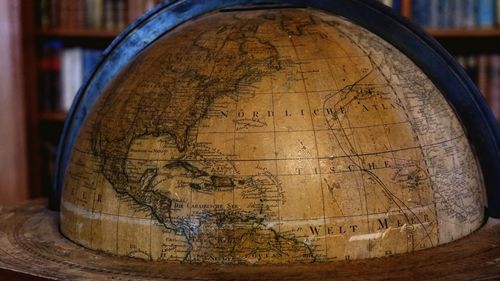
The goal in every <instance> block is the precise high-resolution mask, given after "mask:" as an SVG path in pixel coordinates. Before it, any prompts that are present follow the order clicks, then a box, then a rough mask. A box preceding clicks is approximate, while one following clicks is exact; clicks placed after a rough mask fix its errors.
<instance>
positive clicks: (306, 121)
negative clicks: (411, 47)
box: [61, 9, 485, 264]
mask: <svg viewBox="0 0 500 281" xmlns="http://www.w3.org/2000/svg"><path fill="white" fill-rule="evenodd" d="M484 193H485V192H484V187H483V181H482V175H481V171H480V169H479V166H478V164H477V160H476V158H475V156H474V154H473V150H472V148H471V146H470V144H469V143H468V140H467V138H466V135H465V132H464V129H463V127H462V126H461V124H460V121H459V119H458V118H457V116H456V115H455V113H454V111H453V109H452V108H451V107H450V105H449V104H448V103H447V101H446V100H445V99H444V97H443V96H442V94H441V93H440V91H439V90H438V89H437V88H436V87H435V86H434V84H433V83H432V81H430V80H429V79H428V78H427V77H426V75H425V74H424V73H423V72H422V71H421V70H419V68H418V67H417V66H416V65H415V64H414V63H413V62H412V61H411V60H410V59H409V58H408V57H406V56H405V55H403V54H402V53H401V52H400V51H398V50H397V49H396V48H394V47H393V46H391V45H390V44H388V43H387V42H385V41H384V40H383V39H381V38H380V37H378V36H376V35H374V34H372V33H371V32H369V31H368V30H366V29H364V28H362V27H360V26H357V25H355V24H353V23H350V22H348V21H346V20H344V19H342V18H339V17H337V16H334V15H330V14H326V13H323V12H320V11H316V10H312V9H270V10H255V11H228V12H222V13H214V14H209V15H205V16H202V17H200V18H197V19H195V20H192V21H189V22H187V23H185V24H182V25H181V26H179V27H177V28H176V29H175V30H173V31H172V32H170V33H168V34H166V35H164V36H163V37H161V38H160V39H159V40H157V41H156V42H155V43H154V44H152V45H151V46H149V47H148V48H147V49H145V50H144V51H143V52H142V53H141V54H140V55H138V56H137V57H136V58H135V59H134V60H133V61H132V62H130V64H129V65H128V66H127V68H126V69H124V70H123V71H122V72H121V74H119V75H118V76H117V77H116V78H115V79H114V80H113V81H112V82H111V83H110V85H109V86H108V87H107V88H106V90H105V91H104V92H103V93H102V95H101V97H100V98H99V100H98V102H97V105H96V106H94V107H93V110H92V112H90V113H89V117H88V118H87V119H86V120H85V123H84V125H83V127H82V129H81V131H80V133H79V137H78V140H77V143H76V145H75V147H74V148H73V151H72V155H71V160H70V163H69V166H68V168H67V171H66V176H65V182H64V190H63V197H62V205H61V231H62V233H63V234H64V235H65V236H67V237H68V238H69V239H71V240H73V241H74V242H76V243H78V244H80V245H83V246H84V247H87V248H90V249H94V250H98V251H104V252H107V253H111V254H115V255H120V256H131V257H137V258H143V259H148V260H154V261H171V262H191V263H228V264H275V263H296V262H313V261H316V262H324V261H335V260H345V259H362V258H371V257H380V256H384V255H390V254H398V253H407V252H412V251H416V250H420V249H425V248H430V247H434V246H437V245H440V244H443V243H447V242H450V241H453V240H456V239H458V238H460V237H463V236H465V235H467V234H469V233H471V232H472V231H474V230H476V229H477V228H479V227H480V225H481V224H482V222H483V217H484V214H483V208H484V205H485V203H484Z"/></svg>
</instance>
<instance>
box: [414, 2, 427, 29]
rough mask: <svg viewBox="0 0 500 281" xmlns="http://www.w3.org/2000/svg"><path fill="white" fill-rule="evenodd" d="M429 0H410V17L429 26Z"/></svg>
mask: <svg viewBox="0 0 500 281" xmlns="http://www.w3.org/2000/svg"><path fill="white" fill-rule="evenodd" d="M429 4H430V1H429V0H421V1H412V2H411V5H412V7H411V10H412V18H413V19H414V20H415V21H416V22H417V23H418V24H420V25H422V26H424V27H428V26H430V13H431V10H430V5H429Z"/></svg>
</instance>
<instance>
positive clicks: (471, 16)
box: [461, 0, 476, 28]
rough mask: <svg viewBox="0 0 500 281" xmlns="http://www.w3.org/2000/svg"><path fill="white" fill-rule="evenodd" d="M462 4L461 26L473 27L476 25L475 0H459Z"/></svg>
mask: <svg viewBox="0 0 500 281" xmlns="http://www.w3.org/2000/svg"><path fill="white" fill-rule="evenodd" d="M461 1H463V4H462V12H461V14H462V26H463V27H466V28H473V27H475V26H476V5H475V4H476V3H475V2H476V1H475V0H461Z"/></svg>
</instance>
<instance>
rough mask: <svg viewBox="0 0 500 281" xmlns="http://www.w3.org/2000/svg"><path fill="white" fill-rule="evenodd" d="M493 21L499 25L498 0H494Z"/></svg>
mask: <svg viewBox="0 0 500 281" xmlns="http://www.w3.org/2000/svg"><path fill="white" fill-rule="evenodd" d="M495 23H496V25H497V26H500V0H496V1H495Z"/></svg>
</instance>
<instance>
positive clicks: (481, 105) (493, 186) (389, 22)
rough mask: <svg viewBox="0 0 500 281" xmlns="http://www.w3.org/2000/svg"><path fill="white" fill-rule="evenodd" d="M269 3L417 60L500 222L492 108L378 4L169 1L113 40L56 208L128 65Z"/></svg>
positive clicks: (86, 92) (73, 127) (80, 101)
mask: <svg viewBox="0 0 500 281" xmlns="http://www.w3.org/2000/svg"><path fill="white" fill-rule="evenodd" d="M269 5H283V6H286V7H290V6H293V7H310V8H315V9H320V10H324V11H327V12H330V13H333V14H336V15H339V16H343V17H345V18H347V19H349V20H350V21H352V22H354V23H356V24H358V25H360V26H362V27H364V28H366V29H368V30H370V31H371V32H373V33H375V34H377V35H379V36H380V37H382V38H383V39H385V40H386V41H388V42H389V43H391V44H393V45H394V46H395V47H396V48H398V49H399V50H400V51H402V52H403V53H404V54H405V55H407V56H408V57H409V58H410V59H412V60H413V61H414V62H415V64H416V65H417V66H418V67H419V68H420V69H421V70H422V71H423V72H424V73H425V74H426V75H427V76H428V77H429V78H430V79H431V80H432V81H433V82H434V84H435V85H436V86H437V87H438V88H439V89H440V90H441V92H442V93H443V95H444V97H445V98H446V100H447V101H448V102H449V103H450V105H451V106H452V107H453V109H454V110H455V112H456V113H457V115H458V118H459V119H460V121H461V122H462V124H463V126H464V128H465V131H466V133H467V137H468V139H469V141H470V143H471V144H472V146H473V149H474V150H475V153H476V155H477V157H478V159H479V162H480V166H481V169H482V173H483V176H484V182H485V186H486V188H487V194H488V205H489V208H488V210H489V213H488V214H489V215H490V216H491V217H495V218H500V186H499V185H500V149H499V144H500V128H499V127H498V125H497V123H496V120H495V118H494V117H493V114H492V113H491V111H490V109H489V107H488V106H487V104H486V102H485V101H484V99H483V97H482V95H481V94H480V92H479V91H478V89H477V88H476V87H475V85H474V84H473V82H472V81H471V80H470V78H469V77H468V76H467V74H466V73H465V72H464V70H463V69H462V68H461V67H460V66H459V65H458V63H457V62H456V61H455V60H454V59H453V57H452V56H451V55H450V54H449V53H448V52H447V51H446V50H445V49H444V48H443V47H442V46H440V45H439V44H438V43H437V42H436V41H435V40H434V39H432V38H431V37H430V36H428V35H427V34H426V33H425V32H424V31H423V30H422V29H420V28H418V27H416V26H414V25H413V24H411V23H410V22H409V21H408V20H407V19H405V18H403V17H402V16H400V15H398V14H397V13H395V12H394V11H392V9H390V8H388V7H386V6H384V5H382V4H380V3H378V2H377V1H375V0H335V1H327V0H273V1H266V2H265V3H263V2H262V1H256V0H213V1H197V0H178V1H175V0H174V1H164V2H163V4H161V5H159V6H158V7H156V8H155V9H153V10H152V11H150V12H148V13H147V14H146V15H144V16H143V17H141V18H140V19H138V20H136V21H135V22H134V23H133V24H131V25H130V26H129V27H128V28H127V29H126V30H125V31H124V32H122V33H121V34H120V35H119V36H118V37H117V38H116V39H115V40H114V41H113V43H112V44H111V45H110V46H109V47H108V48H107V49H106V50H105V51H104V54H103V57H102V58H101V61H100V63H99V65H98V66H97V67H96V69H95V70H94V72H93V73H92V75H91V76H90V77H89V78H88V80H87V81H86V82H85V83H84V85H83V87H82V88H81V89H80V91H79V93H78V95H77V97H76V98H75V101H74V102H73V105H72V108H71V110H70V112H69V114H68V118H67V119H66V122H65V125H64V130H63V134H62V136H61V140H60V145H59V149H58V155H57V159H56V171H55V179H54V184H53V190H52V194H51V208H52V209H54V210H58V209H59V203H60V198H61V189H62V186H63V180H64V174H65V171H66V167H67V164H68V161H69V158H70V153H71V150H72V147H73V145H74V143H75V140H76V138H77V135H78V132H79V130H80V127H81V126H82V124H83V122H84V120H85V118H86V116H87V113H88V112H89V111H90V109H91V108H92V106H93V105H94V104H95V102H96V100H97V99H98V97H99V95H100V94H101V93H102V91H103V89H104V88H105V87H106V85H107V84H108V83H109V82H110V81H111V80H112V79H113V78H114V77H115V76H116V75H117V74H118V73H119V72H120V70H121V69H122V68H123V67H124V66H125V65H127V63H128V62H130V61H131V60H132V59H133V58H134V57H135V56H136V55H137V54H139V53H140V52H141V51H142V50H143V49H144V48H146V47H147V46H149V45H150V44H151V43H153V42H154V41H155V40H156V39H158V38H159V37H161V36H162V35H163V34H165V33H167V32H168V31H170V30H172V29H173V28H175V27H176V26H178V25H179V24H181V23H183V22H185V21H187V20H189V19H192V18H194V17H197V16H200V15H202V14H205V13H208V12H211V11H216V10H221V9H228V8H238V9H249V8H252V9H253V8H259V7H262V8H266V7H269Z"/></svg>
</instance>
